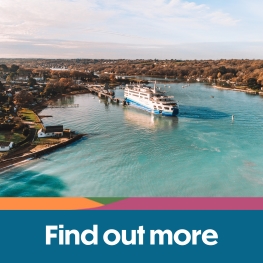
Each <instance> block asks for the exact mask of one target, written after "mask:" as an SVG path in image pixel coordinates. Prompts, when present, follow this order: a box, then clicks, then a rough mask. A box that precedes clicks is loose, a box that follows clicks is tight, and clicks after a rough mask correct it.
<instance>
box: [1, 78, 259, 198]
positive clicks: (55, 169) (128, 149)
mask: <svg viewBox="0 0 263 263" xmlns="http://www.w3.org/2000/svg"><path fill="white" fill-rule="evenodd" d="M150 85H151V87H153V85H154V84H153V83H152V84H150ZM169 86H170V88H167V89H166V91H167V95H169V96H174V97H175V98H176V100H178V101H179V104H180V112H179V115H178V116H177V117H173V118H170V117H164V116H159V115H155V114H152V113H148V112H146V111H142V110H140V109H137V108H134V107H123V106H122V104H121V103H119V104H118V103H110V102H109V101H108V98H102V97H101V98H99V97H97V96H94V95H93V94H84V95H76V96H72V97H69V98H68V97H65V98H63V99H61V104H67V103H68V104H79V107H76V108H70V107H68V108H46V109H44V110H43V111H42V112H41V113H40V116H53V117H52V118H43V122H44V125H45V126H46V125H57V124H60V123H61V124H63V125H65V126H66V127H72V128H74V130H75V131H76V132H78V133H87V134H88V137H84V138H82V139H81V140H78V141H76V142H74V143H73V144H71V145H68V146H66V147H64V148H61V149H58V150H56V151H54V152H51V153H50V154H49V155H46V156H44V157H40V158H39V159H35V160H31V161H29V162H27V163H24V164H23V166H19V167H13V168H12V169H9V170H7V171H4V172H3V173H2V174H1V178H0V194H1V195H2V196H10V195H13V196H39V195H41V196H113V197H114V196H262V192H263V178H262V174H263V164H262V158H261V155H262V154H263V150H262V149H263V147H262V146H263V145H262V139H261V136H262V133H263V113H262V112H263V106H262V105H263V104H262V97H260V96H254V95H249V94H245V93H241V92H235V91H231V90H219V89H214V88H212V87H209V86H206V85H203V84H201V83H195V84H191V85H190V86H189V87H187V89H182V84H176V83H175V84H172V83H171V84H169ZM114 92H115V97H117V98H124V90H122V89H119V88H116V90H114ZM211 96H213V98H212V97H211ZM232 115H233V116H234V120H232Z"/></svg>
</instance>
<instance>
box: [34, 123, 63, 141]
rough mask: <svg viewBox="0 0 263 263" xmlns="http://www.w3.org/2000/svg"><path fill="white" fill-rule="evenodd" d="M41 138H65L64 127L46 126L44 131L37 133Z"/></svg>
mask: <svg viewBox="0 0 263 263" xmlns="http://www.w3.org/2000/svg"><path fill="white" fill-rule="evenodd" d="M37 136H38V137H39V138H46V137H62V136H63V125H58V126H46V127H45V128H43V129H40V130H39V131H38V133H37Z"/></svg>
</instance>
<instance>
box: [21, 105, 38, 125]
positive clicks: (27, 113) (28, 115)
mask: <svg viewBox="0 0 263 263" xmlns="http://www.w3.org/2000/svg"><path fill="white" fill-rule="evenodd" d="M19 113H20V114H22V115H23V117H25V120H24V121H31V122H35V128H36V129H38V130H39V129H41V128H42V123H38V122H39V118H38V116H37V115H36V114H35V113H34V112H33V111H32V110H29V109H26V108H23V109H22V110H20V111H19Z"/></svg>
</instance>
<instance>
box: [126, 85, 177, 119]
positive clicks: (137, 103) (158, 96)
mask: <svg viewBox="0 0 263 263" xmlns="http://www.w3.org/2000/svg"><path fill="white" fill-rule="evenodd" d="M124 99H125V101H126V103H127V104H129V105H131V106H134V107H137V108H140V109H142V110H146V111H148V112H151V113H154V114H159V115H162V116H176V115H177V114H178V113H179V107H178V105H177V103H176V102H175V100H174V97H173V96H166V95H165V93H164V92H163V91H160V90H157V88H156V83H155V84H154V88H153V89H152V88H151V87H147V86H144V85H143V84H138V85H129V84H127V85H126V87H125V89H124Z"/></svg>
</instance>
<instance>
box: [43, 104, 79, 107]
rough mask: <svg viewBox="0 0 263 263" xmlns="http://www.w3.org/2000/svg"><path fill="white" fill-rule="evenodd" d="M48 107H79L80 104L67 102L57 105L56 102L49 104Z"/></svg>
mask: <svg viewBox="0 0 263 263" xmlns="http://www.w3.org/2000/svg"><path fill="white" fill-rule="evenodd" d="M47 107H48V108H78V107H79V104H65V105H56V104H49V105H48V106H47Z"/></svg>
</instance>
